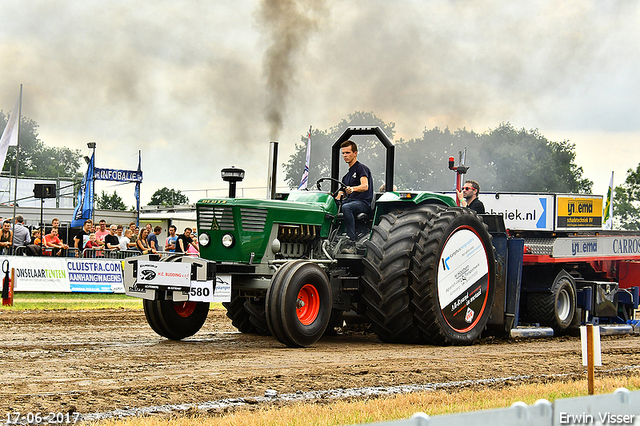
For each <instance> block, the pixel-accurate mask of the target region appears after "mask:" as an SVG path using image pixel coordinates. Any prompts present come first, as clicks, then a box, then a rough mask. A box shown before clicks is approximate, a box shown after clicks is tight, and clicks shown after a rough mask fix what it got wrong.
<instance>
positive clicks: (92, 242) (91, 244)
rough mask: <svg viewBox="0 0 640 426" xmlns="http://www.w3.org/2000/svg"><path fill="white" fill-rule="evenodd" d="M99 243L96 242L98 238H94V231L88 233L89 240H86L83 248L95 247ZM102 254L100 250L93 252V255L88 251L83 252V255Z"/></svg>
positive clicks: (98, 245)
mask: <svg viewBox="0 0 640 426" xmlns="http://www.w3.org/2000/svg"><path fill="white" fill-rule="evenodd" d="M100 246H101V245H100V243H99V242H98V239H97V238H96V234H95V233H93V232H92V233H91V234H89V241H87V244H85V246H84V248H85V249H95V248H100ZM101 254H102V251H100V252H95V256H91V254H90V252H86V253H84V257H96V256H100V255H101Z"/></svg>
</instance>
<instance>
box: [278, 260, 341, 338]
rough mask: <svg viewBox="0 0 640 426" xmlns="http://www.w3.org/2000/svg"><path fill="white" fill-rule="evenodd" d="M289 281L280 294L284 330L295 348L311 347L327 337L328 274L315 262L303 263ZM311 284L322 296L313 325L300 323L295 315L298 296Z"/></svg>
mask: <svg viewBox="0 0 640 426" xmlns="http://www.w3.org/2000/svg"><path fill="white" fill-rule="evenodd" d="M290 277H291V278H290V279H289V280H286V281H284V282H283V283H282V286H281V287H280V291H279V294H278V295H277V297H278V299H279V305H280V315H281V316H282V330H283V331H284V333H285V334H286V337H287V338H288V340H289V341H290V342H291V343H293V345H294V346H300V347H304V346H309V345H312V344H313V343H315V342H316V341H318V339H320V337H322V335H323V334H324V331H325V329H326V328H327V325H328V324H329V320H330V318H331V300H332V298H331V286H330V285H329V280H328V278H327V275H326V273H325V272H324V271H323V270H322V269H321V268H320V267H319V266H318V265H315V264H313V263H301V264H299V265H297V267H296V268H295V270H294V271H290ZM306 284H311V285H312V286H314V287H315V289H316V290H317V292H318V297H319V303H320V306H319V311H318V315H317V316H316V318H315V319H314V321H313V322H312V323H311V324H308V325H305V324H302V323H301V322H300V319H299V318H298V314H297V312H296V306H297V301H298V294H299V293H300V290H301V289H302V287H304V286H305V285H306Z"/></svg>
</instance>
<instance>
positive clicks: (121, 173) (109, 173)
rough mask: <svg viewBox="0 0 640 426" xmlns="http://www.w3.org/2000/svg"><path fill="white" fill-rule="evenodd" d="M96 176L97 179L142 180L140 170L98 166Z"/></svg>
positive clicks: (117, 180)
mask: <svg viewBox="0 0 640 426" xmlns="http://www.w3.org/2000/svg"><path fill="white" fill-rule="evenodd" d="M94 176H95V179H96V180H110V181H115V182H142V172H141V171H140V170H117V169H100V168H98V167H96V168H95V172H94Z"/></svg>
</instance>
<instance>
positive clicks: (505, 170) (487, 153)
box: [0, 111, 640, 230]
mask: <svg viewBox="0 0 640 426" xmlns="http://www.w3.org/2000/svg"><path fill="white" fill-rule="evenodd" d="M7 118H8V117H7V115H6V114H5V113H4V112H3V111H0V127H1V128H2V130H4V127H5V126H6V122H7ZM356 125H369V126H380V127H381V128H382V129H383V130H384V132H385V133H386V134H387V136H388V137H389V138H390V139H391V140H392V141H393V143H394V145H395V146H396V161H395V177H394V182H395V185H397V187H398V189H401V190H430V191H449V190H451V189H452V188H453V183H454V179H455V175H454V173H453V172H451V171H449V170H448V159H449V157H451V156H452V157H454V158H455V159H456V164H457V162H458V158H459V152H460V151H463V150H464V149H465V148H466V159H465V164H466V165H467V166H470V169H469V172H468V173H467V175H466V177H468V178H470V179H474V180H477V181H479V182H480V184H481V190H482V191H505V192H563V193H585V194H590V193H591V190H592V187H593V182H591V181H590V180H589V179H587V178H585V177H584V176H583V173H584V172H583V169H582V167H580V166H578V165H577V164H576V163H575V145H574V144H573V143H570V142H569V141H560V142H557V141H550V140H548V139H547V138H546V137H544V136H543V135H542V134H540V132H539V131H538V130H537V129H533V130H526V129H517V128H515V127H514V126H512V125H511V124H510V123H501V124H500V125H498V127H496V128H494V129H489V130H487V131H485V132H483V133H477V132H475V131H473V130H467V129H465V128H462V129H456V130H455V131H451V130H450V129H448V128H445V129H441V128H439V127H434V128H433V129H427V128H425V129H424V130H423V132H422V135H421V136H420V137H417V138H413V139H409V140H404V139H402V138H399V139H398V140H395V133H396V132H395V123H392V122H389V123H387V122H384V121H383V120H381V119H380V118H378V117H377V116H376V115H375V114H374V113H373V112H354V113H353V114H349V116H348V117H347V118H346V119H343V120H341V121H340V122H339V123H338V124H336V125H335V126H332V127H330V128H329V129H313V130H312V135H311V139H312V147H311V150H312V151H311V162H310V167H309V182H310V184H312V183H313V182H315V181H316V180H317V179H318V178H320V177H323V176H329V175H330V158H331V146H332V145H333V143H334V142H335V140H336V139H337V138H338V137H339V136H340V135H341V134H342V132H343V131H344V130H345V129H346V128H347V127H348V126H356ZM37 129H38V124H37V123H36V122H35V121H34V120H32V119H30V118H27V117H22V119H21V122H20V141H19V143H20V159H19V169H18V170H19V175H20V176H24V177H42V178H57V177H70V178H74V179H76V180H78V181H79V180H80V179H81V178H82V175H83V174H84V170H81V167H82V166H83V165H84V162H83V161H82V155H81V153H80V150H78V149H76V150H72V149H69V148H66V147H65V148H54V147H48V146H46V145H45V144H44V142H43V141H41V140H40V138H39V135H38V131H37ZM306 143H307V138H306V135H305V136H301V143H299V144H296V145H295V150H294V153H293V154H292V155H291V156H290V157H289V159H288V161H287V162H286V163H284V164H283V167H284V175H285V180H286V182H287V184H288V185H289V187H290V188H292V189H293V188H297V186H298V184H299V183H300V178H301V175H302V171H303V170H304V163H305V157H306ZM356 143H357V144H358V151H359V158H360V160H361V161H362V162H363V163H365V164H367V165H368V166H369V167H370V168H371V170H372V172H373V180H374V186H375V189H378V187H379V186H380V185H381V184H382V183H383V182H384V176H383V174H384V170H385V168H384V161H385V151H384V147H383V146H382V144H380V143H379V142H378V141H377V139H375V138H373V137H371V138H366V137H358V139H357V140H356ZM15 159H16V148H15V147H9V150H8V152H7V157H6V159H5V162H4V166H3V169H2V170H4V171H8V172H9V173H10V174H13V173H14V172H13V171H14V168H15ZM639 199H640V164H638V167H637V168H636V170H632V169H629V171H628V172H627V178H626V180H625V182H624V184H622V185H620V186H617V187H616V188H615V197H614V203H613V212H614V220H615V223H616V224H618V225H619V226H620V227H622V228H623V229H634V230H637V229H639V225H638V219H639V218H640V201H637V200H639ZM188 202H189V199H188V198H187V197H186V196H185V195H184V194H182V193H181V192H180V191H179V190H175V189H170V188H167V187H164V188H162V189H159V190H157V191H156V192H155V193H154V194H153V195H152V197H151V200H150V202H149V203H148V204H149V205H179V204H187V203H188ZM96 203H97V206H98V208H100V209H110V210H126V209H127V206H126V205H125V204H124V203H123V202H122V198H121V197H120V196H119V195H118V194H117V192H116V191H114V192H113V193H111V194H110V193H107V192H105V191H102V193H101V194H100V195H98V196H97V197H96Z"/></svg>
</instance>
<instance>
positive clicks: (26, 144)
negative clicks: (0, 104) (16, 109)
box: [0, 111, 81, 178]
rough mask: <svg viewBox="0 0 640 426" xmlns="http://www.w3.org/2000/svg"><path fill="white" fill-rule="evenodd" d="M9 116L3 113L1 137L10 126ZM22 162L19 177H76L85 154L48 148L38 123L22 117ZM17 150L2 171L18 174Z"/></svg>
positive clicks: (0, 115) (10, 152) (9, 155)
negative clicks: (6, 127)
mask: <svg viewBox="0 0 640 426" xmlns="http://www.w3.org/2000/svg"><path fill="white" fill-rule="evenodd" d="M7 118H8V117H7V115H5V114H4V112H2V111H0V128H1V129H2V130H0V134H1V133H2V131H3V130H4V128H5V126H6V125H7ZM18 144H19V146H20V159H19V164H18V174H19V176H25V177H43V178H56V177H74V176H76V175H77V174H78V170H79V168H80V159H81V154H80V150H78V149H69V148H66V147H64V148H55V147H48V146H46V145H45V144H44V143H43V142H42V141H41V140H40V139H39V138H38V123H36V122H35V121H34V120H32V119H30V118H27V117H22V118H21V120H20V135H19V140H18ZM16 152H17V148H16V147H15V146H10V147H9V149H8V150H7V157H6V158H5V162H4V166H3V168H2V170H4V171H9V172H10V173H11V174H13V173H14V170H15V167H16Z"/></svg>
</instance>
